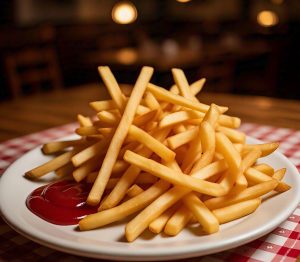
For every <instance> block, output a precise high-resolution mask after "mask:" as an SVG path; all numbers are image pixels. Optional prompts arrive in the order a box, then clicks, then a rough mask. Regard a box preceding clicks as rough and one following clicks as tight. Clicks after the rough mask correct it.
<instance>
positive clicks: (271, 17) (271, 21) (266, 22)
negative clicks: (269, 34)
mask: <svg viewBox="0 0 300 262" xmlns="http://www.w3.org/2000/svg"><path fill="white" fill-rule="evenodd" d="M278 20H279V19H278V16H277V15H276V14H275V13H274V12H272V11H261V12H259V13H258V15H257V22H258V23H259V24H260V25H261V26H265V27H269V26H274V25H277V24H278Z"/></svg>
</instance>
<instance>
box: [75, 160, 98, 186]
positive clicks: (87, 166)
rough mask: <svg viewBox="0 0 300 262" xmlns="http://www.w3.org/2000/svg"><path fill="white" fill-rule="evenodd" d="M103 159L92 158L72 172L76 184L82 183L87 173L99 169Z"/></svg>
mask: <svg viewBox="0 0 300 262" xmlns="http://www.w3.org/2000/svg"><path fill="white" fill-rule="evenodd" d="M102 161H103V158H101V157H100V156H96V157H93V158H91V159H89V160H88V161H86V162H84V163H83V164H82V165H81V166H79V167H77V168H76V169H75V170H74V171H73V178H74V180H75V181H76V182H80V181H82V180H83V179H84V178H85V177H86V176H87V175H88V174H89V173H91V172H92V171H94V170H96V169H97V168H99V167H100V165H101V163H102Z"/></svg>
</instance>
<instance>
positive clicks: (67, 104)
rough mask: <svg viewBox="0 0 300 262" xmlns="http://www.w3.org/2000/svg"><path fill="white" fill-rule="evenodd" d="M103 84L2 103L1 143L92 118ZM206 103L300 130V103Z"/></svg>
mask: <svg viewBox="0 0 300 262" xmlns="http://www.w3.org/2000/svg"><path fill="white" fill-rule="evenodd" d="M108 97H109V96H108V94H107V92H106V90H105V88H104V87H103V86H101V85H99V84H87V85H84V86H79V87H76V88H72V89H65V90H62V91H56V92H50V93H44V94H39V95H34V96H31V97H26V98H21V99H18V100H14V101H7V102H2V103H0V141H5V140H8V139H11V138H15V137H18V136H22V135H26V134H29V133H33V132H37V131H41V130H43V129H47V128H51V127H54V126H58V125H63V124H67V123H70V122H74V121H76V115H77V113H81V114H83V115H92V114H93V110H92V109H91V108H90V107H89V105H88V103H89V102H90V101H95V100H100V99H105V98H108ZM199 98H200V99H201V101H202V102H204V103H207V104H210V103H212V102H214V103H216V104H219V105H226V106H229V108H230V110H229V112H228V114H230V115H235V116H238V117H240V118H241V119H242V121H243V122H254V123H259V124H265V125H273V126H277V127H287V128H293V129H296V130H300V102H299V101H292V100H282V99H274V98H266V97H256V96H237V95H230V94H215V93H214V94H212V93H205V92H203V93H201V94H200V96H199Z"/></svg>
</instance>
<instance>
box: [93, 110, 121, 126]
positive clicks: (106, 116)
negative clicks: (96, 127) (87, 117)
mask: <svg viewBox="0 0 300 262" xmlns="http://www.w3.org/2000/svg"><path fill="white" fill-rule="evenodd" d="M97 117H98V118H99V120H100V121H102V122H104V123H108V124H110V125H117V123H118V122H119V121H120V117H119V116H118V115H117V114H114V113H112V112H109V111H101V112H99V113H98V114H97Z"/></svg>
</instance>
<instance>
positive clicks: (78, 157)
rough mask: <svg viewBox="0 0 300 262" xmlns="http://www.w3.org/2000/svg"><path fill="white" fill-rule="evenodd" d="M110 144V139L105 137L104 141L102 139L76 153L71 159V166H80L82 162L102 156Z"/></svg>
mask: <svg viewBox="0 0 300 262" xmlns="http://www.w3.org/2000/svg"><path fill="white" fill-rule="evenodd" d="M109 142H110V137H106V139H102V140H100V141H99V142H97V143H95V144H93V145H91V146H89V147H87V148H85V149H84V150H82V151H80V152H78V153H77V154H75V155H74V156H73V157H72V163H73V165H74V166H75V167H76V166H80V165H82V164H83V163H84V162H86V161H88V160H89V159H91V158H93V157H96V156H101V155H103V154H104V152H105V149H106V148H107V146H108V144H109Z"/></svg>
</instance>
